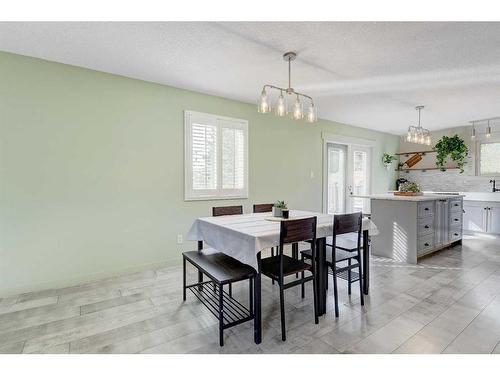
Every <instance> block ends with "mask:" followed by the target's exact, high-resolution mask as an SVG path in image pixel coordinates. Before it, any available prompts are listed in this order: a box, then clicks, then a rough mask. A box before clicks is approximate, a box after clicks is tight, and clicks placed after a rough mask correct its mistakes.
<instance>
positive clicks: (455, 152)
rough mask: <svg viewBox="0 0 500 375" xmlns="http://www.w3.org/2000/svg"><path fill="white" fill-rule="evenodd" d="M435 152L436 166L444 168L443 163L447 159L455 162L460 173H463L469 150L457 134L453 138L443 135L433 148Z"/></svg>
mask: <svg viewBox="0 0 500 375" xmlns="http://www.w3.org/2000/svg"><path fill="white" fill-rule="evenodd" d="M434 150H436V152H437V154H436V165H437V166H438V167H440V168H444V164H445V161H446V159H447V158H448V157H450V158H451V160H453V161H456V162H457V167H458V168H460V173H463V172H464V165H465V163H466V161H465V158H466V157H467V155H468V153H469V149H468V147H467V145H466V144H465V141H464V140H463V139H462V138H460V137H459V136H458V135H457V134H455V135H454V136H453V137H448V136H446V135H444V136H443V137H442V138H441V139H440V140H439V141H438V142H437V143H436V145H435V146H434Z"/></svg>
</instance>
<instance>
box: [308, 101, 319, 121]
mask: <svg viewBox="0 0 500 375" xmlns="http://www.w3.org/2000/svg"><path fill="white" fill-rule="evenodd" d="M306 121H307V122H310V123H313V122H316V121H318V112H317V110H316V107H315V106H314V104H313V103H311V105H310V106H309V109H308V110H307V117H306Z"/></svg>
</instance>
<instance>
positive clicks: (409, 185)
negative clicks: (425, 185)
mask: <svg viewBox="0 0 500 375" xmlns="http://www.w3.org/2000/svg"><path fill="white" fill-rule="evenodd" d="M399 191H402V192H403V193H420V186H418V185H417V184H416V183H415V182H409V181H408V182H405V183H404V184H401V186H400V187H399Z"/></svg>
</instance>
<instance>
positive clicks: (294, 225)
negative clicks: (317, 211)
mask: <svg viewBox="0 0 500 375" xmlns="http://www.w3.org/2000/svg"><path fill="white" fill-rule="evenodd" d="M316 224H317V218H316V216H314V217H308V218H305V219H296V220H283V221H282V222H281V233H280V245H281V246H283V245H285V244H290V243H297V242H301V241H309V240H313V241H315V240H316Z"/></svg>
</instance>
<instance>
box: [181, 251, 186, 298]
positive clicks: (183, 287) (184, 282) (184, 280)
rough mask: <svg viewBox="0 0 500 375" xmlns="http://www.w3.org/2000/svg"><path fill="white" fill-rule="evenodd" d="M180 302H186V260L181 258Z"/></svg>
mask: <svg viewBox="0 0 500 375" xmlns="http://www.w3.org/2000/svg"><path fill="white" fill-rule="evenodd" d="M182 300H183V301H185V300H186V258H184V257H182Z"/></svg>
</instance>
